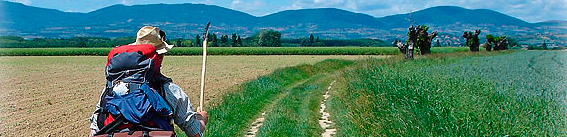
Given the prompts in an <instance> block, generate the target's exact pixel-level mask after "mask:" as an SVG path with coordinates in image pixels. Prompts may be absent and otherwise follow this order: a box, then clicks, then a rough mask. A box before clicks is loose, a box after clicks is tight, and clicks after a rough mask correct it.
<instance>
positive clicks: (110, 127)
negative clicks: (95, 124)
mask: <svg viewBox="0 0 567 137" xmlns="http://www.w3.org/2000/svg"><path fill="white" fill-rule="evenodd" d="M124 120H125V118H124V116H122V115H118V117H117V118H116V119H114V121H112V122H110V123H108V125H106V126H104V127H102V129H100V130H99V131H98V132H97V133H96V134H95V136H96V135H102V134H109V133H112V132H113V131H114V130H116V129H117V128H118V127H119V126H120V125H122V123H123V122H124Z"/></svg>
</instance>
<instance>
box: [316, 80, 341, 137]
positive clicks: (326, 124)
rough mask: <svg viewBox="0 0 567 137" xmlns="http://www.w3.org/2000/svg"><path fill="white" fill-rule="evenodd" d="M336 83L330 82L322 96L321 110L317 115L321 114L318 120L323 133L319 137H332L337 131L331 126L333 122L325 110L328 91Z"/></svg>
mask: <svg viewBox="0 0 567 137" xmlns="http://www.w3.org/2000/svg"><path fill="white" fill-rule="evenodd" d="M335 82H337V81H336V80H333V82H331V84H329V87H328V88H327V90H326V91H325V94H323V100H322V101H321V105H320V107H321V109H319V113H321V118H320V119H319V125H320V126H321V128H322V129H323V133H321V136H323V137H331V136H334V135H335V133H336V132H337V129H336V128H334V127H332V126H333V124H334V123H333V121H331V119H330V117H331V114H330V113H329V112H327V111H326V110H327V109H326V108H327V105H326V104H327V100H328V99H329V96H330V94H329V91H330V90H331V87H332V86H333V84H334V83H335Z"/></svg>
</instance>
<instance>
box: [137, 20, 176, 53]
mask: <svg viewBox="0 0 567 137" xmlns="http://www.w3.org/2000/svg"><path fill="white" fill-rule="evenodd" d="M138 44H152V45H153V46H154V47H155V48H156V52H157V53H158V54H163V53H166V52H167V51H168V50H169V49H171V48H173V46H174V45H169V44H167V43H166V42H165V33H164V32H163V31H161V30H159V28H158V27H152V26H144V27H142V28H140V30H138V33H137V34H136V42H134V43H132V44H130V45H138Z"/></svg>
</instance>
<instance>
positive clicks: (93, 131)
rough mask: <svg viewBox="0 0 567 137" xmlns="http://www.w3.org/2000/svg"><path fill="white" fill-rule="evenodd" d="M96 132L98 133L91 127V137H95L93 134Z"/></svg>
mask: <svg viewBox="0 0 567 137" xmlns="http://www.w3.org/2000/svg"><path fill="white" fill-rule="evenodd" d="M94 134H96V131H95V130H93V129H91V133H90V134H89V137H93V136H94Z"/></svg>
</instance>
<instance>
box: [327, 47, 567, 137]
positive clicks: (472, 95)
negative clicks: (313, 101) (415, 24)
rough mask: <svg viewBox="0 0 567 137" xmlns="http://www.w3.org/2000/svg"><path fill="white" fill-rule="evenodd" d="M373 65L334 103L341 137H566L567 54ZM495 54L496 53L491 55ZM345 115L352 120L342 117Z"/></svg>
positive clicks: (353, 74) (352, 74)
mask: <svg viewBox="0 0 567 137" xmlns="http://www.w3.org/2000/svg"><path fill="white" fill-rule="evenodd" d="M477 54H480V55H483V54H487V53H470V54H466V55H472V57H470V56H469V57H467V56H461V57H448V56H437V57H434V58H423V59H416V60H414V61H402V62H393V63H387V62H384V61H368V62H367V63H366V65H357V66H362V67H360V68H357V69H354V70H351V71H347V72H345V75H344V77H345V78H344V79H343V80H341V81H338V82H337V83H341V82H342V83H345V87H344V89H345V90H339V91H338V93H337V95H334V96H332V97H335V98H331V100H330V101H331V104H330V105H329V108H331V109H332V111H331V114H332V115H333V116H335V117H334V119H336V120H337V127H338V129H337V130H338V131H337V136H492V135H498V136H542V135H544V136H565V135H566V134H567V133H566V132H565V130H564V129H565V128H566V127H567V125H566V123H567V119H566V118H565V116H564V115H565V113H566V112H567V111H566V110H565V95H566V94H567V93H566V91H567V82H566V81H565V78H567V76H566V75H565V73H564V72H565V63H567V58H566V57H567V56H565V55H567V52H550V51H538V52H531V51H524V52H513V53H507V52H505V54H502V55H498V54H496V55H485V56H480V57H478V56H477V57H475V56H476V55H477ZM488 54H494V53H488ZM341 114H348V115H346V116H345V115H341Z"/></svg>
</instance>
